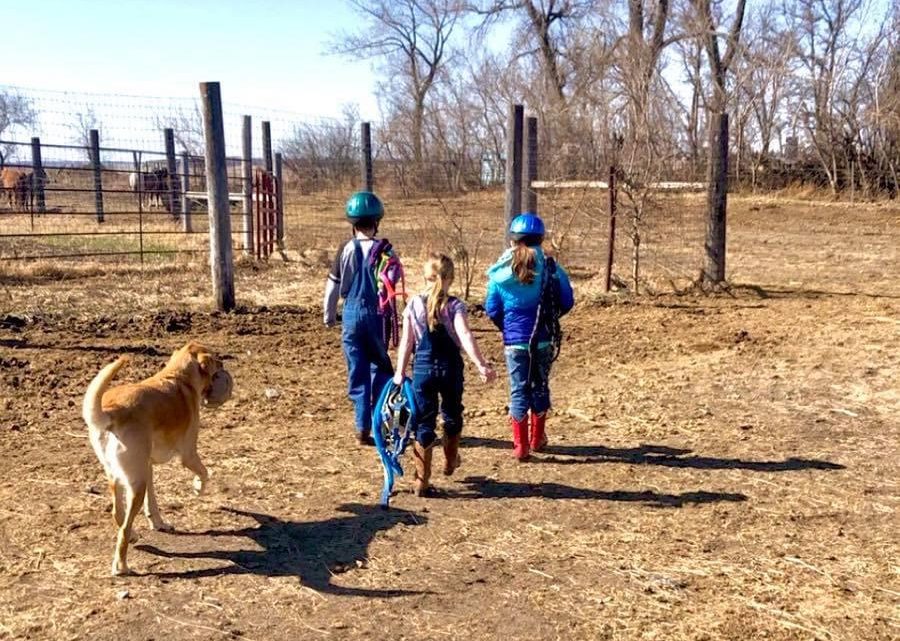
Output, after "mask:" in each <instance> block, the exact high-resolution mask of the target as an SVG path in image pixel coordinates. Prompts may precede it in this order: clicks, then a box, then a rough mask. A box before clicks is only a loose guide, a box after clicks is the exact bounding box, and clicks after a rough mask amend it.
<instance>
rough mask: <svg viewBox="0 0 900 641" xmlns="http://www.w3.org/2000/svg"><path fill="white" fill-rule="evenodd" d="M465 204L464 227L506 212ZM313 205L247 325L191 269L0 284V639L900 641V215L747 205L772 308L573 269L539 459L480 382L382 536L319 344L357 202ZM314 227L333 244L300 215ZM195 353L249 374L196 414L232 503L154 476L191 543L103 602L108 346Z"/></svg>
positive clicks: (406, 216) (367, 469) (737, 296)
mask: <svg viewBox="0 0 900 641" xmlns="http://www.w3.org/2000/svg"><path fill="white" fill-rule="evenodd" d="M457 204H458V205H459V206H460V208H461V209H465V211H466V212H468V213H469V214H470V215H471V216H472V220H471V223H472V224H473V225H474V224H475V222H476V221H484V220H485V219H484V218H482V217H481V216H486V215H487V213H489V212H490V211H492V207H493V204H492V203H491V202H485V201H483V200H481V199H478V198H476V199H473V200H461V201H459V202H458V203H457ZM317 207H319V208H320V209H316V210H313V209H297V210H296V211H297V214H296V215H295V216H292V217H291V218H290V219H289V220H291V221H298V220H301V217H302V216H308V218H307V219H303V220H304V224H303V225H302V226H300V225H296V226H294V225H295V222H292V223H291V224H292V227H291V230H290V232H291V233H290V238H291V241H292V243H295V244H292V245H291V246H290V248H289V249H290V252H289V256H290V257H291V258H292V260H291V262H288V263H281V262H280V261H274V262H273V263H272V264H271V265H262V266H257V265H254V264H251V263H242V264H241V265H240V266H239V267H238V269H237V291H238V297H239V303H240V304H241V306H242V308H241V310H240V311H239V312H238V313H235V314H229V315H220V314H214V313H208V312H206V311H203V310H205V309H207V308H208V304H209V300H208V276H207V268H206V266H205V265H203V264H184V265H179V266H178V268H177V269H174V270H173V269H171V268H163V267H154V268H153V269H150V268H147V267H145V268H144V270H143V271H141V270H140V269H133V268H132V269H129V270H109V269H108V266H106V265H95V266H93V267H90V268H88V267H86V268H84V270H85V273H83V274H81V277H80V278H79V279H76V280H72V279H69V280H57V279H56V278H55V276H56V275H58V274H54V273H53V272H44V273H41V272H39V271H38V270H37V267H33V268H29V269H34V270H35V271H34V272H29V271H27V269H26V268H21V269H22V270H23V272H24V273H23V274H22V275H21V276H20V277H18V278H16V279H11V278H9V277H8V275H4V283H5V287H4V289H3V291H2V293H0V297H2V298H0V299H2V300H3V301H4V304H3V306H2V307H3V309H4V310H5V311H4V313H3V314H0V390H2V401H0V457H2V459H0V460H3V461H5V464H6V467H5V474H4V475H3V477H2V479H0V638H4V639H5V638H9V639H75V638H87V637H89V638H96V639H101V640H102V639H119V638H121V637H122V635H128V636H129V638H134V639H151V638H156V639H158V638H161V637H163V636H165V637H166V638H170V639H176V640H180V639H185V640H186V639H229V638H235V639H236V638H243V639H255V640H258V641H260V640H264V639H273V638H274V639H278V638H304V639H308V638H333V639H425V638H428V639H436V638H447V639H489V638H490V639H493V638H499V637H502V638H507V639H616V640H619V639H621V640H625V639H672V640H682V639H707V640H713V639H723V640H725V639H729V640H730V639H748V640H749V639H785V640H786V639H822V640H824V641H833V640H845V639H846V640H851V641H856V640H859V641H880V640H887V639H894V638H897V636H898V634H900V612H898V607H900V567H898V564H897V559H898V558H900V544H898V539H897V535H896V532H897V526H898V509H900V484H898V481H897V479H898V464H897V460H898V459H897V453H898V451H897V443H898V438H900V423H898V418H897V417H898V416H900V395H898V391H897V390H898V389H900V376H898V373H900V323H898V320H900V283H898V282H897V279H896V276H895V274H896V273H897V272H898V270H897V266H898V256H897V244H896V242H895V241H896V238H895V237H894V236H892V235H891V234H896V229H897V226H896V225H897V222H898V217H897V211H896V210H895V209H891V208H886V207H872V208H847V207H840V206H836V205H829V206H827V207H826V206H819V205H801V204H796V203H792V204H786V203H784V202H781V201H776V200H767V199H752V200H750V199H748V200H737V202H735V203H734V205H733V209H732V212H733V213H732V221H733V226H732V228H731V236H730V238H731V241H732V244H731V248H732V250H731V257H730V258H731V264H732V270H733V271H732V273H733V274H735V280H737V281H740V282H745V283H751V284H752V287H751V286H740V285H736V286H734V287H733V288H732V289H731V291H730V295H726V296H722V297H719V298H700V297H694V296H680V297H667V296H662V297H645V298H641V299H634V298H630V297H628V296H624V295H621V294H620V295H617V296H613V297H602V296H599V294H598V290H599V281H600V279H599V274H598V273H597V271H596V270H594V271H590V270H589V269H587V268H586V267H580V266H579V265H577V264H576V269H575V270H573V271H575V272H576V276H577V278H576V283H575V284H576V290H577V292H578V295H579V300H580V305H579V306H578V307H577V308H576V310H575V312H574V313H573V314H572V316H571V317H569V318H568V319H567V320H566V322H565V324H564V326H565V329H566V332H567V342H566V345H565V349H564V352H563V356H562V357H561V359H560V361H559V362H558V363H557V365H556V370H555V376H554V384H553V391H554V395H555V397H554V402H555V407H556V409H555V413H554V416H553V417H552V419H551V423H550V431H551V438H552V447H551V448H550V450H549V451H548V452H547V453H546V454H542V455H538V456H536V457H535V458H534V460H533V461H532V462H531V463H529V464H526V465H522V464H516V463H514V462H513V461H512V460H511V457H510V456H509V453H508V452H507V448H508V443H507V439H508V435H507V428H506V425H505V421H504V418H503V414H504V404H505V386H504V385H503V384H498V385H494V386H491V387H482V386H480V385H479V384H477V383H472V384H471V385H470V386H469V387H468V389H467V396H466V406H467V410H466V417H467V425H466V428H465V434H466V439H465V441H464V449H463V459H464V461H463V467H462V468H461V469H460V470H459V471H458V473H457V476H454V477H453V478H452V479H445V478H443V477H440V476H439V477H438V478H437V479H436V484H437V486H438V487H439V489H440V490H441V491H442V492H441V494H442V495H441V497H440V498H437V499H429V500H426V499H418V498H416V497H414V496H412V495H411V494H409V493H407V492H406V489H407V488H408V483H407V482H406V481H404V480H401V481H400V484H399V490H400V493H399V494H398V495H397V496H396V497H395V498H394V499H393V505H394V508H393V509H391V510H390V511H388V512H382V511H380V510H378V509H377V508H375V507H374V505H375V503H376V502H377V498H378V493H379V490H380V485H381V473H380V468H379V466H378V463H377V461H376V460H375V458H374V455H373V453H372V452H371V451H370V450H363V449H358V448H356V447H355V446H354V445H353V444H352V437H351V434H350V427H349V426H350V421H351V411H350V407H349V406H348V404H347V403H346V401H345V400H344V397H343V387H344V372H343V366H342V364H341V357H340V347H339V334H338V332H336V331H326V330H324V329H323V328H322V327H321V324H320V321H319V311H318V299H319V296H320V294H321V283H322V280H323V278H324V273H323V272H324V267H323V266H322V264H321V263H322V262H323V261H325V262H327V255H326V256H324V257H323V256H322V255H321V253H320V252H321V251H324V250H326V249H331V248H333V247H335V246H336V245H337V243H338V242H339V240H340V238H341V237H342V236H343V235H344V233H345V232H344V230H343V227H342V225H341V223H340V216H339V213H340V209H338V210H337V213H334V211H333V210H332V208H331V207H332V206H331V205H330V204H328V203H325V202H322V203H319V204H318V205H317ZM397 210H400V211H402V213H400V214H398V215H397V218H391V219H389V221H388V222H389V223H390V226H389V227H388V226H387V223H386V232H387V233H388V235H390V236H391V237H392V238H394V237H397V238H399V240H398V241H397V242H398V245H399V244H400V241H401V240H404V241H405V240H407V238H408V239H409V243H408V244H406V246H407V247H410V246H413V244H412V243H413V242H414V241H415V238H416V236H415V234H416V233H418V232H415V231H414V230H415V229H416V227H417V225H416V224H415V223H414V220H413V217H420V216H422V215H423V214H422V212H423V211H434V210H433V209H428V204H427V202H426V201H421V202H415V203H412V202H410V203H404V204H403V205H398V207H397ZM326 217H330V218H329V220H334V223H333V225H334V226H333V227H332V228H330V229H332V230H333V236H328V234H323V233H321V232H319V231H317V230H319V229H321V228H322V227H321V226H320V225H318V224H317V225H311V224H309V223H308V222H305V221H306V220H314V221H318V220H325V218H326ZM492 220H494V219H493V218H489V219H487V221H486V222H484V225H485V227H487V226H488V225H493V222H491V221H492ZM328 224H332V223H328ZM407 229H409V231H407ZM395 230H396V232H397V233H399V236H397V233H395ZM850 231H854V233H849V232H850ZM863 231H865V232H866V233H863ZM330 233H332V232H329V234H330ZM405 234H409V236H406V235H405ZM300 238H303V239H304V240H303V241H300V240H299V239H300ZM436 238H437V240H435V241H434V242H438V241H439V238H440V237H439V235H437V236H436ZM892 238H893V239H894V240H891V239H892ZM295 239H297V240H295ZM300 250H305V251H306V253H305V254H301V253H300ZM317 250H319V251H317ZM416 253H417V252H409V251H408V250H407V254H412V255H413V256H415V254H416ZM576 255H577V254H576ZM413 262H414V261H413ZM90 270H95V271H93V272H91V271H90ZM412 271H413V273H415V267H413V268H412ZM738 276H739V277H738ZM413 278H414V279H415V278H417V277H416V276H413ZM23 321H24V322H23ZM475 327H476V330H477V333H478V336H479V338H480V339H481V341H482V344H483V346H484V347H485V348H486V350H487V352H488V354H489V355H490V357H491V358H492V359H493V360H494V361H495V362H497V361H500V360H501V358H502V357H501V350H500V345H499V339H498V337H497V336H496V335H495V334H494V333H493V332H492V330H491V329H490V327H489V324H488V323H487V321H486V320H485V319H484V318H481V317H476V319H475ZM189 337H190V338H197V339H200V340H203V341H206V342H208V343H210V344H211V345H213V346H215V347H217V348H219V349H221V350H222V351H223V352H224V353H225V355H226V356H227V360H228V364H229V369H231V370H232V372H233V373H234V376H235V383H236V391H235V399H234V401H233V402H232V403H229V404H226V405H225V406H224V407H223V408H221V409H220V410H218V411H215V412H210V413H208V414H206V415H205V417H204V418H205V421H206V424H207V429H206V430H205V431H204V432H203V433H202V434H201V443H200V452H201V455H202V456H203V457H204V459H205V460H206V462H207V464H208V465H209V467H210V469H211V471H212V474H213V477H212V484H211V485H212V489H211V492H210V494H209V495H207V496H204V497H199V498H198V497H194V496H193V495H192V494H191V492H190V488H189V480H190V479H189V475H188V474H187V473H186V472H184V471H182V470H180V469H179V468H178V467H177V466H176V465H167V466H164V467H162V468H160V469H159V470H158V479H159V494H160V501H161V506H162V510H163V512H164V515H165V516H166V517H167V518H168V520H170V521H171V522H173V524H174V525H175V526H176V527H177V528H178V529H179V531H180V534H177V535H165V534H157V533H153V532H149V531H147V530H146V528H145V527H144V523H143V521H142V522H141V523H140V526H139V527H140V530H141V536H142V538H141V541H140V542H139V544H138V546H136V547H135V548H134V549H133V551H132V555H131V559H130V562H131V565H132V566H133V567H134V569H135V570H137V571H138V572H139V573H140V574H141V575H140V576H138V577H135V578H130V579H121V580H113V579H110V578H109V577H107V576H106V573H107V572H108V566H109V562H110V558H111V553H112V527H111V525H110V524H109V515H108V507H107V502H108V501H107V498H106V493H105V491H104V483H103V480H102V476H101V473H100V469H99V466H98V465H97V463H96V461H95V460H94V459H93V455H92V454H91V452H90V449H89V447H88V444H87V441H86V439H85V438H84V437H85V434H84V427H83V424H82V423H81V420H80V417H79V404H80V401H81V396H82V394H83V392H84V388H85V386H86V384H87V382H88V381H89V379H90V378H91V377H92V376H93V375H94V373H96V371H97V370H98V369H99V367H100V366H101V365H102V364H103V363H105V362H108V361H109V360H111V359H112V358H113V357H114V355H115V354H116V353H119V352H122V351H128V352H132V353H134V354H135V357H134V359H133V363H132V365H131V366H130V369H129V370H128V371H127V372H124V373H123V378H127V379H133V378H137V377H140V376H145V375H147V374H149V373H151V372H153V371H154V370H156V369H157V368H158V367H159V366H160V365H161V363H162V361H163V360H164V358H165V355H166V353H168V351H169V350H171V349H173V348H174V347H176V346H177V345H179V344H180V343H181V342H183V341H184V340H186V339H187V338H189ZM470 380H472V381H474V380H476V379H475V377H474V376H471V377H470ZM266 390H275V391H276V393H275V394H273V393H272V392H271V391H270V392H269V394H266ZM436 460H437V465H438V466H440V454H438V455H436ZM123 591H127V596H126V595H123Z"/></svg>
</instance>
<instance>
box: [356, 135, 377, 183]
mask: <svg viewBox="0 0 900 641" xmlns="http://www.w3.org/2000/svg"><path fill="white" fill-rule="evenodd" d="M360 138H361V140H362V158H361V161H362V167H361V169H362V189H363V191H374V190H375V177H374V175H373V173H372V128H371V125H370V124H369V123H367V122H364V123H362V125H361V126H360Z"/></svg>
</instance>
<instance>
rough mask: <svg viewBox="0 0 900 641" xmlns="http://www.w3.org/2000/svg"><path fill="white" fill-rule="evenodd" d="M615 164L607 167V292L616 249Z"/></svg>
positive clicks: (604, 287)
mask: <svg viewBox="0 0 900 641" xmlns="http://www.w3.org/2000/svg"><path fill="white" fill-rule="evenodd" d="M617 201H618V194H617V193H616V166H615V165H610V167H609V242H608V243H607V245H606V280H605V281H604V283H603V291H604V292H606V293H609V290H610V289H611V288H612V274H613V259H614V257H615V251H616V203H617Z"/></svg>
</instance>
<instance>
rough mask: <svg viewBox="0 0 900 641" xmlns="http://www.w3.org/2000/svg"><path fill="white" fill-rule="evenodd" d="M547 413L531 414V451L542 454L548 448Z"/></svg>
mask: <svg viewBox="0 0 900 641" xmlns="http://www.w3.org/2000/svg"><path fill="white" fill-rule="evenodd" d="M546 424H547V412H544V413H543V414H535V413H534V412H532V413H531V449H532V450H534V451H535V452H540V451H541V450H542V449H544V448H545V447H547V432H546V431H545V426H546Z"/></svg>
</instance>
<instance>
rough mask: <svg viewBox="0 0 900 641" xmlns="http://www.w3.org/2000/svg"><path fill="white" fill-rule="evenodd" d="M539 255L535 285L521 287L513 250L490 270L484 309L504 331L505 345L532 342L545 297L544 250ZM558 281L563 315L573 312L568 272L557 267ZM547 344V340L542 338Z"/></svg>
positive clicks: (507, 252) (509, 250)
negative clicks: (543, 278) (543, 276)
mask: <svg viewBox="0 0 900 641" xmlns="http://www.w3.org/2000/svg"><path fill="white" fill-rule="evenodd" d="M535 250H536V251H537V268H536V274H535V279H534V282H532V283H531V284H530V285H526V284H524V283H520V282H519V280H518V279H517V278H516V277H515V274H513V271H512V250H511V249H508V250H506V251H505V252H504V253H503V255H502V256H501V257H500V260H498V261H497V262H496V263H495V264H494V265H492V266H491V267H490V268H489V269H488V270H487V275H488V289H487V300H485V303H484V308H485V311H486V312H487V315H488V317H489V318H490V319H491V320H492V321H493V322H494V324H495V325H496V326H497V327H499V328H500V329H502V330H503V344H504V345H521V344H524V343H528V341H529V340H531V332H533V331H534V324H535V322H536V321H537V311H538V303H539V302H540V297H541V276H542V274H543V273H544V265H545V263H546V260H545V258H544V252H543V250H542V249H541V248H540V247H535ZM556 278H557V279H558V280H559V285H560V287H559V289H560V294H561V300H560V306H561V311H562V313H563V314H565V313H566V312H568V311H569V310H570V309H572V306H573V305H574V304H575V296H574V294H573V292H572V284H571V283H570V282H569V275H568V274H567V273H566V271H565V270H564V269H563V268H562V267H560V266H559V264H558V263H557V265H556ZM537 338H538V340H546V339H547V338H549V337H547V336H538V337H537Z"/></svg>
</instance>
